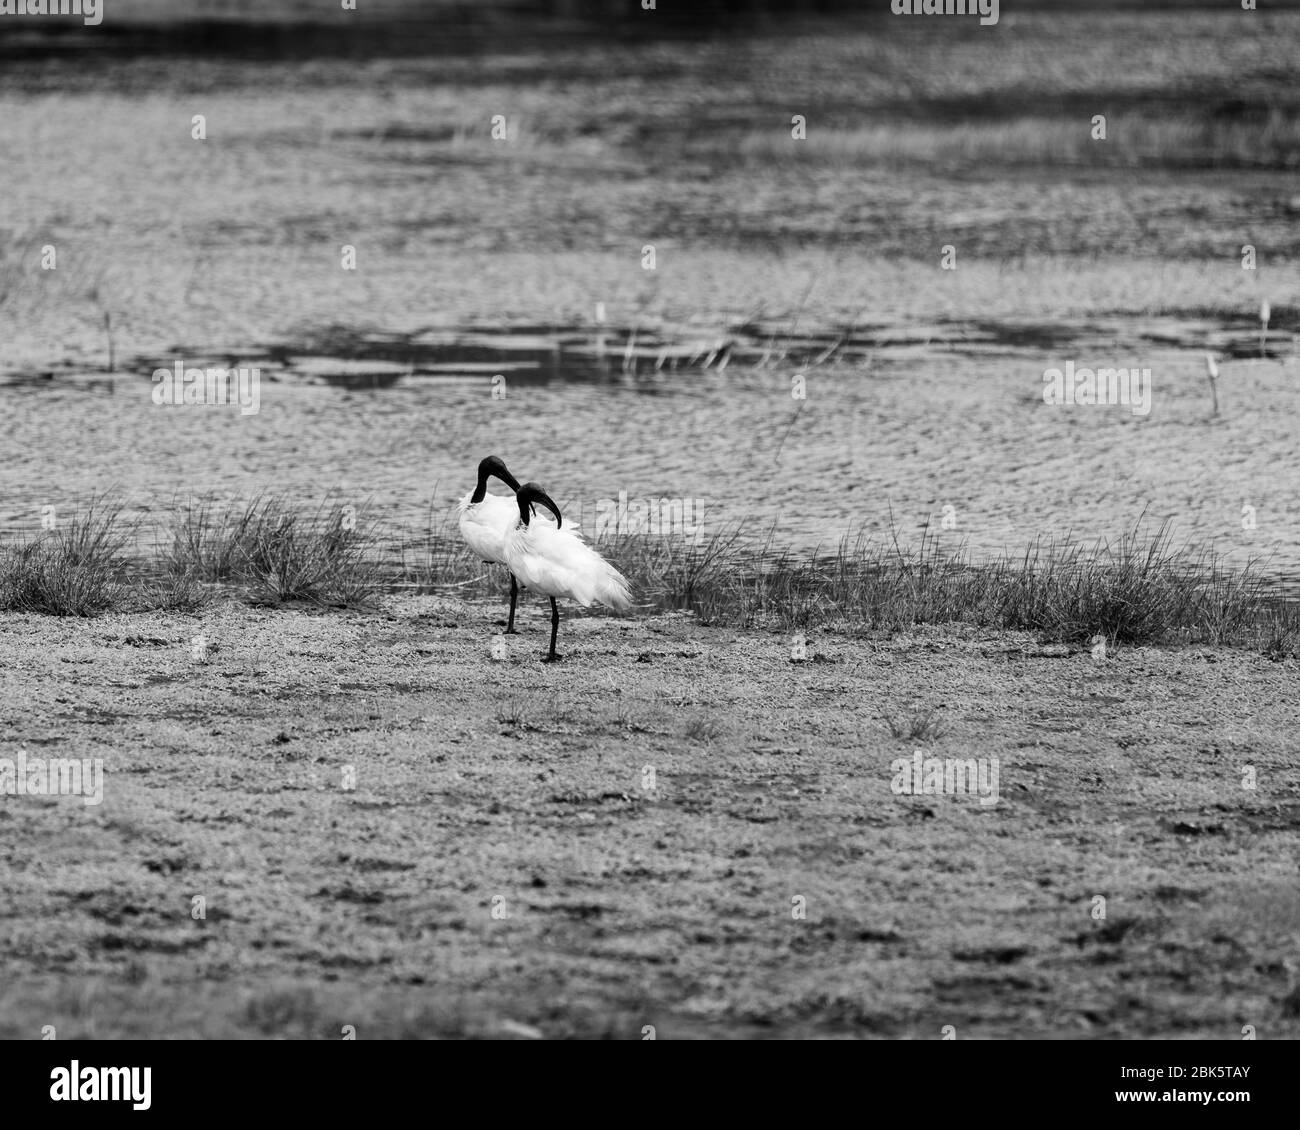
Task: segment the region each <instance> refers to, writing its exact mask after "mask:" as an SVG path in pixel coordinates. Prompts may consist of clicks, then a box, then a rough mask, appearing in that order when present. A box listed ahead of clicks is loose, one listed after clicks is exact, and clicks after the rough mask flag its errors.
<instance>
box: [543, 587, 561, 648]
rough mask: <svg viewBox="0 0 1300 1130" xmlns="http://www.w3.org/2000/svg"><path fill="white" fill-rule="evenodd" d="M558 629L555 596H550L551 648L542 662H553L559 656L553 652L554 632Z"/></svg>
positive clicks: (557, 611)
mask: <svg viewBox="0 0 1300 1130" xmlns="http://www.w3.org/2000/svg"><path fill="white" fill-rule="evenodd" d="M559 630H560V610H559V608H558V607H557V606H556V603H555V597H551V650H550V653H549V654H548V655H547V656H546V658H545V659H543V660H542V662H543V663H554V662H555V661H556V660H557V659H559V658H560V657H559V656H558V655H556V654H555V633H556V632H558V631H559Z"/></svg>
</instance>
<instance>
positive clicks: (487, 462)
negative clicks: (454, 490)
mask: <svg viewBox="0 0 1300 1130" xmlns="http://www.w3.org/2000/svg"><path fill="white" fill-rule="evenodd" d="M492 476H495V477H496V478H498V479H500V480H501V481H502V482H503V483H505V484H506V486H508V487H509V488H510V489H511V490H518V489H519V480H518V479H516V478H515V477H514V475H512V474H511V473H510V472H509V471H508V470H506V465H505V463H503V462H502V461H501V460H500V459H498V458H497V457H496V456H495V455H489V456H488V457H487V458H486V459H484V460H482V461H481V462H480V463H479V465H478V485H477V486H476V487H475V488H474V493H473V495H472V496H471V497H470V502H482V501H483V498H484V496H485V495H486V494H487V481H488V479H489V478H491V477H492Z"/></svg>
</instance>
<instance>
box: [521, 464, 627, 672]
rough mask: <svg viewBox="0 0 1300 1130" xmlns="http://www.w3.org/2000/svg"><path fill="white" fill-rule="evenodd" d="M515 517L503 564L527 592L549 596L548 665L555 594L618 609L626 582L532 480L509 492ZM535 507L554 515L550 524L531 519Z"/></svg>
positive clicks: (555, 622) (555, 627)
mask: <svg viewBox="0 0 1300 1130" xmlns="http://www.w3.org/2000/svg"><path fill="white" fill-rule="evenodd" d="M515 505H516V506H517V507H518V517H517V520H516V521H515V523H514V524H513V526H512V527H511V529H510V530H509V532H507V533H506V535H505V538H504V539H503V540H504V551H505V552H504V556H505V563H506V568H508V569H509V570H510V573H511V576H512V577H518V578H519V583H520V584H521V585H523V586H524V588H526V589H531V590H532V591H533V592H539V593H544V594H545V595H546V596H548V597H550V598H551V647H550V650H549V651H548V652H547V654H546V658H545V662H547V663H552V662H554V661H555V660H557V659H559V658H560V656H558V655H556V654H555V637H556V634H557V632H558V631H559V628H560V610H559V607H558V606H557V605H556V603H555V598H556V597H567V598H568V599H570V600H574V601H577V602H578V603H579V604H580V605H582V607H583V608H587V607H589V606H590V605H591V604H593V603H599V604H603V605H605V606H606V607H608V608H613V609H616V610H617V609H624V608H627V607H628V606H629V605H630V604H631V603H632V600H631V596H630V595H629V593H628V587H627V580H626V579H625V578H624V577H623V575H622V574H621V573H620V572H619V571H618V570H617V569H615V568H614V566H613V565H611V564H610V563H609V562H608V561H606V560H605V559H604V558H603V557H601V555H600V554H599V553H597V552H596V551H595V550H594V549H592V548H591V546H589V545H588V544H587V543H586V542H585V541H584V540H583V538H582V534H581V533H579V532H578V531H577V530H576V529H574V528H573V527H572V526H565V525H564V519H563V517H562V516H561V514H560V508H559V507H558V506H557V505H556V504H555V502H554V501H553V500H552V499H551V497H550V495H548V494H547V493H546V492H545V491H544V490H543V489H542V488H541V487H540V486H538V484H537V483H525V484H524V485H523V486H522V487H520V488H519V490H518V492H517V493H516V494H515ZM538 505H541V506H544V507H545V508H546V509H547V510H549V511H550V512H551V513H552V514H554V515H555V524H554V525H552V524H551V523H550V521H549V520H547V519H544V518H538V517H537V507H538Z"/></svg>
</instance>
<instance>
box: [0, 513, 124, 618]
mask: <svg viewBox="0 0 1300 1130" xmlns="http://www.w3.org/2000/svg"><path fill="white" fill-rule="evenodd" d="M129 537H130V535H129V532H128V531H127V530H126V529H125V528H124V527H123V523H122V506H121V504H120V503H117V502H112V501H110V500H108V499H107V498H106V497H105V496H93V497H92V498H91V499H90V501H89V503H88V504H87V505H86V508H85V509H84V511H82V512H80V513H78V514H75V515H74V516H73V517H71V518H69V519H66V520H64V521H63V522H62V523H61V524H60V525H58V526H56V527H55V528H54V529H51V530H45V531H42V532H41V534H40V535H38V536H37V537H36V538H34V539H33V540H31V541H29V542H26V543H24V544H22V545H19V546H17V547H14V548H11V549H8V550H5V551H3V552H0V608H3V609H5V610H7V611H12V612H41V613H45V614H47V615H50V616H93V615H95V614H96V613H99V612H105V611H108V610H110V609H113V608H116V607H118V606H119V605H121V604H122V602H123V600H124V598H125V597H126V595H127V594H128V592H129V589H128V586H127V585H126V583H125V570H126V560H125V558H124V555H123V550H124V549H125V547H126V544H127V541H128V540H129Z"/></svg>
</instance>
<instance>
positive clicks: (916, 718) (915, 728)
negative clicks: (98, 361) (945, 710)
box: [881, 706, 943, 742]
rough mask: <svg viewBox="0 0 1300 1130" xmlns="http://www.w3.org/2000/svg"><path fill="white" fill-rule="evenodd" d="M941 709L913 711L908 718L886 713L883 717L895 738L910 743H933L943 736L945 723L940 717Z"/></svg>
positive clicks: (932, 708)
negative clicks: (904, 739)
mask: <svg viewBox="0 0 1300 1130" xmlns="http://www.w3.org/2000/svg"><path fill="white" fill-rule="evenodd" d="M938 714H939V708H938V707H937V706H931V707H929V708H928V709H927V708H922V709H920V710H915V711H913V712H912V713H911V714H910V715H908V716H907V717H903V716H901V715H895V714H892V713H884V714H882V715H881V717H883V718H884V720H885V725H887V726H888V727H889V735H890V737H893V738H906V739H907V740H909V741H922V742H923V741H933V740H934V739H936V738H938V737H940V736H942V734H943V723H942V722H941V721H940V720H939V717H938Z"/></svg>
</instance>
